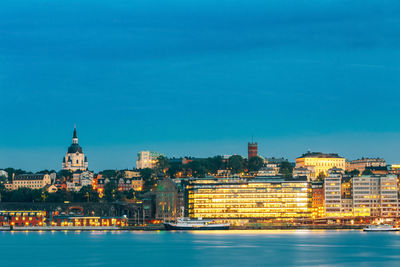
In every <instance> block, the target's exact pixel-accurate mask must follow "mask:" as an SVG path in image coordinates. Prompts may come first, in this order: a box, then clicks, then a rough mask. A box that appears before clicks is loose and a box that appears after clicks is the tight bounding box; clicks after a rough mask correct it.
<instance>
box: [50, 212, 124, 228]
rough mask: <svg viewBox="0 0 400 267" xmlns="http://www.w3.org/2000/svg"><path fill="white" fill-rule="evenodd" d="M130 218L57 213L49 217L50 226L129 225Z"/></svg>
mask: <svg viewBox="0 0 400 267" xmlns="http://www.w3.org/2000/svg"><path fill="white" fill-rule="evenodd" d="M127 225H128V219H127V218H123V217H98V216H75V215H55V216H51V217H50V218H49V226H54V227H57V226H88V227H90V226H97V227H99V226H117V227H119V226H127Z"/></svg>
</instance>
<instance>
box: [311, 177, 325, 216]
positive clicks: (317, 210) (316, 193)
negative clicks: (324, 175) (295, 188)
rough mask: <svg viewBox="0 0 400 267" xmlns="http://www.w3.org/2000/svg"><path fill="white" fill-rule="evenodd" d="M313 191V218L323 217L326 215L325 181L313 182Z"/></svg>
mask: <svg viewBox="0 0 400 267" xmlns="http://www.w3.org/2000/svg"><path fill="white" fill-rule="evenodd" d="M311 192H312V205H311V207H312V218H313V219H317V218H322V217H324V216H325V191H324V183H323V182H322V181H321V182H311Z"/></svg>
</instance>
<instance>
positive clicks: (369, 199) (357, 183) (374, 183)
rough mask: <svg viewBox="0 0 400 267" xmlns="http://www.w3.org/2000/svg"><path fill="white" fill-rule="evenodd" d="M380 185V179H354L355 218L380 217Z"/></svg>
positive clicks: (362, 177) (368, 177) (371, 177)
mask: <svg viewBox="0 0 400 267" xmlns="http://www.w3.org/2000/svg"><path fill="white" fill-rule="evenodd" d="M379 184H380V178H379V177H373V176H361V177H353V205H354V216H372V217H378V216H379V215H380V192H379V191H380V190H379Z"/></svg>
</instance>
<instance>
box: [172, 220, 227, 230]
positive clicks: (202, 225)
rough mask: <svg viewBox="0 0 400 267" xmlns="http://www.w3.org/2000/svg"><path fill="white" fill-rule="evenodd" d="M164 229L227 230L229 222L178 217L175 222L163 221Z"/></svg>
mask: <svg viewBox="0 0 400 267" xmlns="http://www.w3.org/2000/svg"><path fill="white" fill-rule="evenodd" d="M164 226H165V229H166V230H228V229H229V226H230V224H229V223H216V222H214V221H213V220H203V219H201V218H199V219H197V220H196V219H188V218H184V219H178V221H177V222H176V223H171V222H166V223H164Z"/></svg>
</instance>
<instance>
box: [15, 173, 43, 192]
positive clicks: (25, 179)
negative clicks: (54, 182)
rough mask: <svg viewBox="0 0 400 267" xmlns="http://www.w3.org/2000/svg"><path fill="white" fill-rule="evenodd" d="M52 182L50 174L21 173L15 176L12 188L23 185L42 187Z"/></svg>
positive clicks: (35, 187)
mask: <svg viewBox="0 0 400 267" xmlns="http://www.w3.org/2000/svg"><path fill="white" fill-rule="evenodd" d="M49 184H51V179H50V175H48V174H21V175H16V176H15V177H14V178H13V182H12V190H16V189H18V188H21V187H27V188H30V189H41V188H43V187H45V186H46V185H49Z"/></svg>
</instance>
